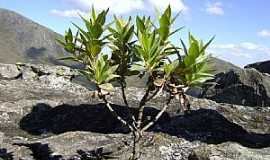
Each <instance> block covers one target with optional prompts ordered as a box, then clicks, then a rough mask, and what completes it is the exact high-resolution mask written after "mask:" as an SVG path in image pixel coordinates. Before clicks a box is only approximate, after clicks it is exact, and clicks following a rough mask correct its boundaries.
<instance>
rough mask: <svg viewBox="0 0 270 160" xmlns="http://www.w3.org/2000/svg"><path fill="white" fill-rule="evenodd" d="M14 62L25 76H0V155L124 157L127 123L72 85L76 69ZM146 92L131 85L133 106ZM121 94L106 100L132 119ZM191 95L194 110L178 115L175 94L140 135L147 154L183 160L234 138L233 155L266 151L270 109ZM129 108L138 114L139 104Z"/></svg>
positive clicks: (156, 104) (156, 106) (151, 107)
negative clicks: (100, 154)
mask: <svg viewBox="0 0 270 160" xmlns="http://www.w3.org/2000/svg"><path fill="white" fill-rule="evenodd" d="M17 67H18V70H19V72H20V75H21V76H19V77H16V78H13V79H1V80H0V132H3V133H4V136H2V137H4V138H2V139H3V143H2V146H1V147H0V157H1V153H2V155H3V156H2V157H4V156H5V157H10V156H13V157H14V159H20V158H21V159H27V160H28V159H29V160H31V159H41V160H43V159H44V160H45V159H46V160H47V159H50V158H51V159H57V158H58V159H61V158H60V157H62V158H64V159H68V158H72V157H73V159H74V157H79V156H82V155H85V154H89V151H91V150H94V149H96V148H100V147H101V148H103V149H104V152H112V155H114V156H118V157H119V158H118V159H123V160H125V159H127V157H128V156H129V155H130V150H128V148H129V146H130V145H131V141H130V135H129V134H126V133H128V130H127V128H126V127H124V126H122V125H121V123H119V122H118V121H117V120H116V119H115V118H114V117H113V116H111V113H110V112H109V111H108V110H107V109H106V108H105V106H104V105H103V103H102V101H100V100H99V99H97V98H93V97H92V96H91V95H92V94H93V92H92V91H90V90H89V89H87V88H85V87H83V86H81V85H79V84H76V83H73V79H74V78H73V77H74V76H76V75H77V73H76V72H75V71H73V70H70V69H69V68H66V67H54V66H46V65H30V64H20V65H17ZM29 75H30V76H29ZM142 94H143V90H142V89H141V88H128V89H127V97H128V101H129V103H130V106H131V107H134V106H136V105H137V104H138V100H139V99H140V98H141V97H142ZM119 97H121V92H120V91H119V89H118V88H117V89H116V90H115V91H114V92H112V93H111V95H110V96H109V97H108V98H109V100H110V101H111V102H112V103H114V104H115V105H113V108H114V109H115V110H116V111H117V112H118V114H120V115H121V116H123V117H124V118H126V119H128V117H126V115H128V110H127V108H126V107H125V106H124V105H123V102H122V99H121V98H119ZM164 98H165V95H161V96H160V97H158V98H156V99H154V100H152V101H151V102H149V103H147V107H146V111H145V112H146V113H147V115H149V116H148V117H145V118H146V119H151V118H153V117H154V116H155V115H156V114H157V112H158V111H159V110H160V109H161V108H162V106H163V103H164ZM189 99H190V101H191V109H192V110H191V111H190V113H185V114H183V113H178V110H179V102H178V101H177V100H174V101H173V102H172V103H171V106H170V107H169V109H168V110H167V112H166V113H165V114H164V116H162V118H161V120H160V121H159V122H158V124H157V125H155V126H154V127H153V128H151V129H150V130H149V131H151V132H148V133H147V134H146V136H145V139H144V140H143V141H142V143H143V146H145V147H144V148H143V156H142V159H143V158H144V159H150V160H151V159H162V160H173V159H180V160H185V159H187V158H188V157H189V155H190V154H191V153H192V152H193V150H194V151H195V148H198V147H200V146H206V147H207V146H209V148H210V149H211V148H213V147H220V145H222V144H229V145H234V143H238V144H239V146H241V149H239V150H235V154H238V153H241V154H246V153H248V154H253V152H247V151H250V150H252V149H250V148H256V150H255V153H256V154H257V153H261V156H262V157H263V158H265V157H267V156H268V153H269V152H270V123H269V122H270V108H269V107H264V108H260V109H257V108H256V107H249V106H241V105H233V104H220V103H216V102H214V101H211V100H207V99H198V98H193V97H189ZM116 104H119V105H116ZM131 111H132V112H134V113H136V110H135V109H132V108H131ZM0 137H1V135H0ZM0 139H1V138H0ZM112 146H113V147H112ZM262 148H263V149H262ZM224 149H226V147H225V148H224ZM259 151H261V152H259ZM228 152H229V151H228ZM230 152H233V150H232V151H230ZM224 156H225V157H226V155H224ZM247 157H252V155H247ZM228 158H230V157H228Z"/></svg>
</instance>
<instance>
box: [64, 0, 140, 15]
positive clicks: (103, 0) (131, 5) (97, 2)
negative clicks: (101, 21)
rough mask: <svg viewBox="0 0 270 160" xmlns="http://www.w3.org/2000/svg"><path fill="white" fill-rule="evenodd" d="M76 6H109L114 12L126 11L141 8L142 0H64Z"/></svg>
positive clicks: (87, 7)
mask: <svg viewBox="0 0 270 160" xmlns="http://www.w3.org/2000/svg"><path fill="white" fill-rule="evenodd" d="M65 1H67V3H71V4H73V5H75V6H76V7H78V8H79V9H80V10H83V11H88V10H89V9H90V8H91V6H92V5H94V6H95V8H96V9H98V10H102V9H107V8H110V11H111V12H112V13H115V14H123V13H128V12H131V11H133V10H137V9H143V8H144V2H143V0H65Z"/></svg>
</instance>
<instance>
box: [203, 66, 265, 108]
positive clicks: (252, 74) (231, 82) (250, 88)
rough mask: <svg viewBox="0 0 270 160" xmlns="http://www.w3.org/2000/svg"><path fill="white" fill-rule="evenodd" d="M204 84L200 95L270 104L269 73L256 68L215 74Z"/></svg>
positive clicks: (240, 102) (238, 102)
mask: <svg viewBox="0 0 270 160" xmlns="http://www.w3.org/2000/svg"><path fill="white" fill-rule="evenodd" d="M211 82H214V84H210V85H205V86H204V89H203V91H204V93H203V94H202V97H204V98H208V99H211V100H215V101H216V102H224V103H231V104H238V105H248V106H261V107H265V106H270V75H269V74H264V73H260V72H259V71H257V70H256V69H253V68H250V69H242V70H240V71H233V70H232V71H229V72H226V73H220V74H217V75H216V78H215V79H214V80H213V81H211Z"/></svg>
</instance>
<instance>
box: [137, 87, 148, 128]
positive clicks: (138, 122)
mask: <svg viewBox="0 0 270 160" xmlns="http://www.w3.org/2000/svg"><path fill="white" fill-rule="evenodd" d="M149 93H150V87H148V88H147V90H146V92H145V94H144V96H143V98H142V99H141V101H140V105H139V113H138V121H137V128H138V129H140V127H141V123H142V118H143V110H144V105H145V103H146V101H147V98H148V96H149Z"/></svg>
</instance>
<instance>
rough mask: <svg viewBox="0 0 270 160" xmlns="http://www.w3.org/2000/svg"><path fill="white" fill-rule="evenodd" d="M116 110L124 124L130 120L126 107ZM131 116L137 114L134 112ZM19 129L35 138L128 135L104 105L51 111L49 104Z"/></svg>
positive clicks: (36, 109) (34, 111) (148, 110)
mask: <svg viewBox="0 0 270 160" xmlns="http://www.w3.org/2000/svg"><path fill="white" fill-rule="evenodd" d="M112 107H113V108H114V110H115V111H116V112H117V113H118V114H119V115H120V116H121V117H124V119H125V120H127V121H130V119H128V117H129V116H127V115H128V114H129V109H128V108H127V107H124V106H117V105H112ZM158 112H159V110H157V109H154V108H149V107H147V108H146V109H145V114H146V115H151V116H152V117H154V116H155V115H156V114H157V113H158ZM131 113H137V112H136V110H135V109H131ZM168 120H169V116H168V114H164V115H163V116H162V118H161V120H160V121H168ZM20 128H21V129H23V130H25V131H27V132H28V133H30V134H33V135H41V134H47V133H53V134H60V133H64V132H68V131H91V132H98V133H128V128H127V127H125V126H123V125H122V124H121V123H120V122H119V121H118V120H117V119H116V118H114V117H113V116H112V114H111V112H110V111H109V110H108V109H107V108H106V107H105V106H104V104H96V105H88V104H82V105H78V106H72V105H67V104H63V105H60V106H56V107H51V106H49V105H47V104H43V103H41V104H37V105H36V106H34V107H33V109H32V112H31V113H29V114H28V115H26V116H25V117H23V118H22V119H21V121H20Z"/></svg>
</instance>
